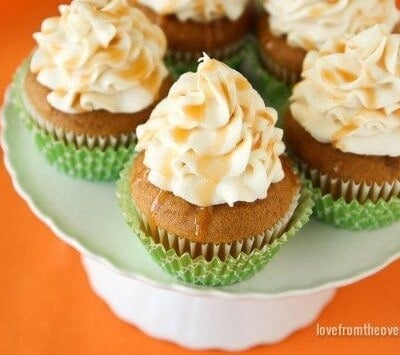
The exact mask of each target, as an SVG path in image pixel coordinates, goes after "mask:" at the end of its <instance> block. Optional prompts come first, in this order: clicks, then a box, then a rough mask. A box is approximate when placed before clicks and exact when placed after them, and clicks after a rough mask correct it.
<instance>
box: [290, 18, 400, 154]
mask: <svg viewBox="0 0 400 355" xmlns="http://www.w3.org/2000/svg"><path fill="white" fill-rule="evenodd" d="M303 77H304V80H303V81H302V82H300V83H299V84H298V85H297V86H296V87H295V88H294V91H293V96H292V99H291V101H292V104H291V111H292V114H293V117H294V119H296V120H297V121H298V122H299V123H300V124H301V125H302V126H303V127H304V128H305V129H306V130H307V131H308V132H309V133H310V134H311V135H312V136H313V137H314V138H315V139H316V140H318V141H320V142H323V143H331V144H332V145H333V146H334V147H336V148H338V149H340V150H342V151H343V152H350V153H354V154H365V155H388V156H400V35H398V34H387V33H386V32H385V30H384V28H382V27H380V26H378V25H376V26H374V27H371V28H369V29H367V30H365V31H363V32H360V33H359V34H358V35H355V36H353V37H349V38H347V39H345V40H339V41H330V42H328V43H327V44H326V45H325V46H324V47H322V49H321V51H319V52H310V53H309V54H308V55H307V57H306V59H305V62H304V69H303Z"/></svg>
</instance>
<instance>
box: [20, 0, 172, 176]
mask: <svg viewBox="0 0 400 355" xmlns="http://www.w3.org/2000/svg"><path fill="white" fill-rule="evenodd" d="M59 10H60V16H59V17H53V18H49V19H47V20H45V21H44V22H43V24H42V28H41V32H38V33H35V34H34V38H35V40H36V42H37V49H36V50H35V51H34V53H33V55H32V57H31V58H30V59H29V64H27V65H25V66H24V68H23V69H22V70H21V72H20V73H19V75H18V77H17V85H19V86H20V87H19V89H20V100H21V102H20V107H21V112H22V114H23V116H25V117H27V118H28V122H29V124H30V126H31V127H32V128H33V131H34V134H35V139H36V141H37V143H38V145H39V148H40V149H41V150H43V152H44V153H45V155H46V156H47V158H48V160H49V161H50V162H51V163H52V164H55V165H56V166H57V167H58V168H59V169H60V170H62V171H63V172H65V173H67V174H70V175H73V176H76V177H80V178H85V179H90V180H112V179H116V178H117V177H118V176H119V172H120V170H121V168H122V167H123V165H124V163H125V162H126V160H127V159H129V157H130V156H131V155H132V152H133V151H134V147H135V143H136V135H135V130H136V127H137V125H139V124H141V123H143V122H145V121H146V120H147V119H148V117H149V116H150V113H151V111H152V109H153V108H154V106H155V105H156V104H157V103H158V102H159V101H160V100H161V99H162V98H163V97H165V96H166V95H167V93H168V90H169V88H170V86H171V85H172V82H171V79H170V77H169V74H168V71H167V69H166V67H165V65H164V63H163V56H164V55H165V53H166V47H167V45H166V39H165V36H164V34H163V32H162V30H161V29H160V28H159V27H158V26H156V25H154V24H153V23H152V22H150V20H149V19H147V17H146V16H145V15H144V14H143V13H142V12H141V11H139V10H138V9H136V8H134V7H132V6H130V5H128V3H127V1H126V0H113V1H107V0H74V1H72V3H71V4H70V5H62V6H60V8H59Z"/></svg>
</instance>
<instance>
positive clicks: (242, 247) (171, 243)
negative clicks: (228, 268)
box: [137, 190, 300, 261]
mask: <svg viewBox="0 0 400 355" xmlns="http://www.w3.org/2000/svg"><path fill="white" fill-rule="evenodd" d="M299 199H300V190H299V191H298V192H297V193H296V195H295V197H294V198H293V201H292V203H291V204H290V206H289V209H288V211H287V213H286V214H285V216H284V217H282V218H281V219H280V220H279V221H278V222H277V223H275V225H274V226H273V227H271V228H270V229H268V230H266V231H264V232H263V233H261V234H259V235H256V236H252V237H248V238H243V239H241V240H239V241H235V242H230V243H200V242H193V241H190V240H189V239H187V238H183V237H180V236H177V235H175V234H173V233H170V232H168V231H166V230H165V229H163V228H160V227H154V226H152V225H151V224H150V223H149V220H148V218H147V217H146V216H145V214H144V213H142V212H141V211H140V210H139V209H137V213H138V217H139V221H140V224H141V228H142V229H143V231H144V232H145V233H146V234H147V235H149V236H151V237H152V238H153V241H154V242H155V243H159V244H162V245H163V247H164V248H165V250H169V249H174V250H175V253H176V254H177V255H178V256H181V255H183V254H185V253H189V255H190V257H191V258H193V259H195V258H197V257H198V256H203V257H204V258H205V260H212V259H213V258H214V257H218V258H220V259H221V260H222V261H225V260H226V258H227V256H228V255H230V256H232V257H234V258H237V257H238V256H239V255H240V254H241V253H246V254H250V253H251V252H252V251H254V250H256V249H257V250H261V249H262V248H263V247H264V246H266V245H268V244H271V243H272V242H273V241H274V240H275V239H276V238H278V237H279V236H280V235H281V234H283V233H284V231H285V229H286V227H287V225H288V223H289V222H290V220H291V218H292V216H293V214H294V212H295V210H296V208H297V206H298V202H299Z"/></svg>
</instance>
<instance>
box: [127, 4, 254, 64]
mask: <svg viewBox="0 0 400 355" xmlns="http://www.w3.org/2000/svg"><path fill="white" fill-rule="evenodd" d="M134 2H135V3H136V4H137V5H136V6H138V7H139V8H140V9H141V10H143V11H144V12H145V13H146V14H147V15H148V16H149V18H151V19H153V20H154V21H155V22H156V23H157V24H159V25H160V26H161V27H162V29H163V30H164V32H165V33H166V35H167V39H168V46H169V53H170V55H171V56H172V57H173V58H174V59H176V60H179V61H191V60H193V59H194V60H197V59H198V58H199V57H200V56H201V54H202V53H203V51H205V52H207V53H210V54H212V56H214V57H218V58H221V59H225V58H227V57H229V56H231V55H232V54H234V53H235V52H237V51H238V50H239V49H240V47H241V46H242V45H243V43H244V40H245V38H246V35H247V34H248V32H249V31H250V28H251V26H252V20H253V7H254V6H253V2H252V0H197V1H190V0H177V1H170V0H134Z"/></svg>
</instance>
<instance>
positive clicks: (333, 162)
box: [285, 114, 400, 230]
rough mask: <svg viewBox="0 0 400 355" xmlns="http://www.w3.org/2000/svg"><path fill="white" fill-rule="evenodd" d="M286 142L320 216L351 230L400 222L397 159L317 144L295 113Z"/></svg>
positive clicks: (288, 124)
mask: <svg viewBox="0 0 400 355" xmlns="http://www.w3.org/2000/svg"><path fill="white" fill-rule="evenodd" d="M285 139H286V142H287V146H288V149H289V151H290V152H291V153H292V154H293V158H294V159H295V160H296V161H298V162H299V163H298V164H299V166H300V169H301V171H302V172H303V176H304V178H305V179H306V183H307V186H308V187H309V188H310V189H311V191H312V192H313V199H314V202H315V206H314V212H315V216H316V217H317V218H319V219H321V220H323V221H325V222H327V223H330V224H333V225H334V226H336V227H339V228H345V229H350V230H373V229H378V228H382V227H385V226H389V225H390V224H393V223H394V222H396V221H398V220H400V197H399V196H400V180H399V179H398V177H397V176H396V173H397V174H398V169H397V168H396V166H397V164H398V163H399V161H398V159H396V158H389V157H387V158H385V157H373V156H359V155H356V154H351V153H343V152H341V151H340V150H338V149H335V148H333V147H331V146H330V144H324V143H320V142H318V141H316V140H315V139H314V138H312V137H311V135H310V134H309V133H308V132H306V131H305V130H304V129H303V128H302V126H301V125H300V124H299V123H298V122H297V121H296V120H294V119H293V117H292V116H291V115H290V114H288V115H286V117H285ZM388 159H389V162H388ZM392 160H393V161H392Z"/></svg>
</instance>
